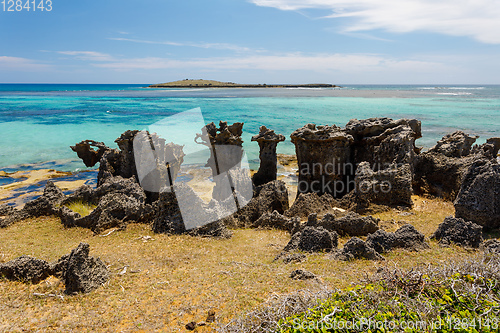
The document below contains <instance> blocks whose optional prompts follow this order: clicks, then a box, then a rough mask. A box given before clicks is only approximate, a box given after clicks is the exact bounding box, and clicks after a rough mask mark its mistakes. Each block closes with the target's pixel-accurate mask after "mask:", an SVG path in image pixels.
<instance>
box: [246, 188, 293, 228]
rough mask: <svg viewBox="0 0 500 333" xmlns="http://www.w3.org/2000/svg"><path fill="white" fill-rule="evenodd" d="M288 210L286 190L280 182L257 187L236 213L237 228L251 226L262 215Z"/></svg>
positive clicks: (281, 212)
mask: <svg viewBox="0 0 500 333" xmlns="http://www.w3.org/2000/svg"><path fill="white" fill-rule="evenodd" d="M288 208H289V203H288V189H287V188H286V184H285V183H284V182H283V181H281V180H275V181H272V182H269V183H267V184H264V185H261V186H257V187H256V188H255V189H254V196H253V198H252V199H251V200H250V202H249V203H248V204H247V205H246V206H245V207H243V208H241V209H240V211H239V212H237V213H236V218H237V220H238V226H239V227H249V226H251V225H253V223H254V222H255V221H257V220H258V219H259V218H260V217H261V216H262V215H263V214H264V213H266V212H267V213H272V212H273V211H277V212H278V213H279V214H283V213H284V212H285V211H287V210H288Z"/></svg>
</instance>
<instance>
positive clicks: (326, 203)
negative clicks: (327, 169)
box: [284, 192, 337, 218]
mask: <svg viewBox="0 0 500 333" xmlns="http://www.w3.org/2000/svg"><path fill="white" fill-rule="evenodd" d="M336 205H337V201H336V200H335V199H334V198H333V197H332V196H331V195H330V194H328V193H325V194H323V195H322V196H319V195H318V194H317V193H315V192H313V193H299V195H298V196H297V198H296V199H295V201H294V202H293V205H292V207H290V209H288V210H287V211H286V212H285V214H284V215H285V216H289V217H299V218H306V217H308V216H309V214H312V213H317V214H322V213H326V212H329V211H331V210H332V208H333V207H334V206H336Z"/></svg>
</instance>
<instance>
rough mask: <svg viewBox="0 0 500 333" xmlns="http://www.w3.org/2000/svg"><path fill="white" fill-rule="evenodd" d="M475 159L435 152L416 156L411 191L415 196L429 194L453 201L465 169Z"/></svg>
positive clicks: (472, 156) (475, 157)
mask: <svg viewBox="0 0 500 333" xmlns="http://www.w3.org/2000/svg"><path fill="white" fill-rule="evenodd" d="M476 159H477V156H475V155H469V156H465V157H460V158H458V157H447V156H445V155H443V154H440V153H436V152H425V153H422V154H420V155H418V157H417V159H416V163H415V174H414V177H413V189H414V191H415V193H416V194H419V195H424V194H430V195H433V196H437V197H440V198H443V199H446V200H455V198H456V197H457V194H458V192H459V191H460V187H461V186H462V179H463V177H464V174H465V172H466V171H467V169H468V168H469V167H470V166H471V165H472V164H473V163H474V161H475V160H476Z"/></svg>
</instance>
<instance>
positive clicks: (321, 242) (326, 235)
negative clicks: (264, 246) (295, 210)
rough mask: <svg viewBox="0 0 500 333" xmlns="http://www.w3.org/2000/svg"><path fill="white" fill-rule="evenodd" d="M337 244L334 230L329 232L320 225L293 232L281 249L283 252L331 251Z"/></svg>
mask: <svg viewBox="0 0 500 333" xmlns="http://www.w3.org/2000/svg"><path fill="white" fill-rule="evenodd" d="M337 244H338V235H337V233H336V232H330V231H328V230H326V229H324V228H322V227H309V226H307V227H305V228H304V229H303V230H302V231H300V232H297V233H295V234H294V235H293V236H292V239H291V240H290V241H289V242H288V244H287V245H286V246H285V248H284V249H283V251H284V252H289V251H292V250H299V251H304V252H320V251H331V250H332V249H334V248H336V247H337Z"/></svg>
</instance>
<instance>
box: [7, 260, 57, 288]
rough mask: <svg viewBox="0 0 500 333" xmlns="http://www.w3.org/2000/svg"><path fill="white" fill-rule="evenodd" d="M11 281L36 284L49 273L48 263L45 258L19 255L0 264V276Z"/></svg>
mask: <svg viewBox="0 0 500 333" xmlns="http://www.w3.org/2000/svg"><path fill="white" fill-rule="evenodd" d="M2 275H3V276H4V277H5V278H7V279H9V280H12V281H21V282H27V283H32V284H37V283H39V282H40V281H43V280H45V279H46V278H47V277H48V276H49V275H50V265H49V263H48V262H46V261H45V260H40V259H35V258H32V257H29V256H21V257H19V258H16V259H14V260H11V261H9V262H6V263H3V264H0V276H2Z"/></svg>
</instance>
